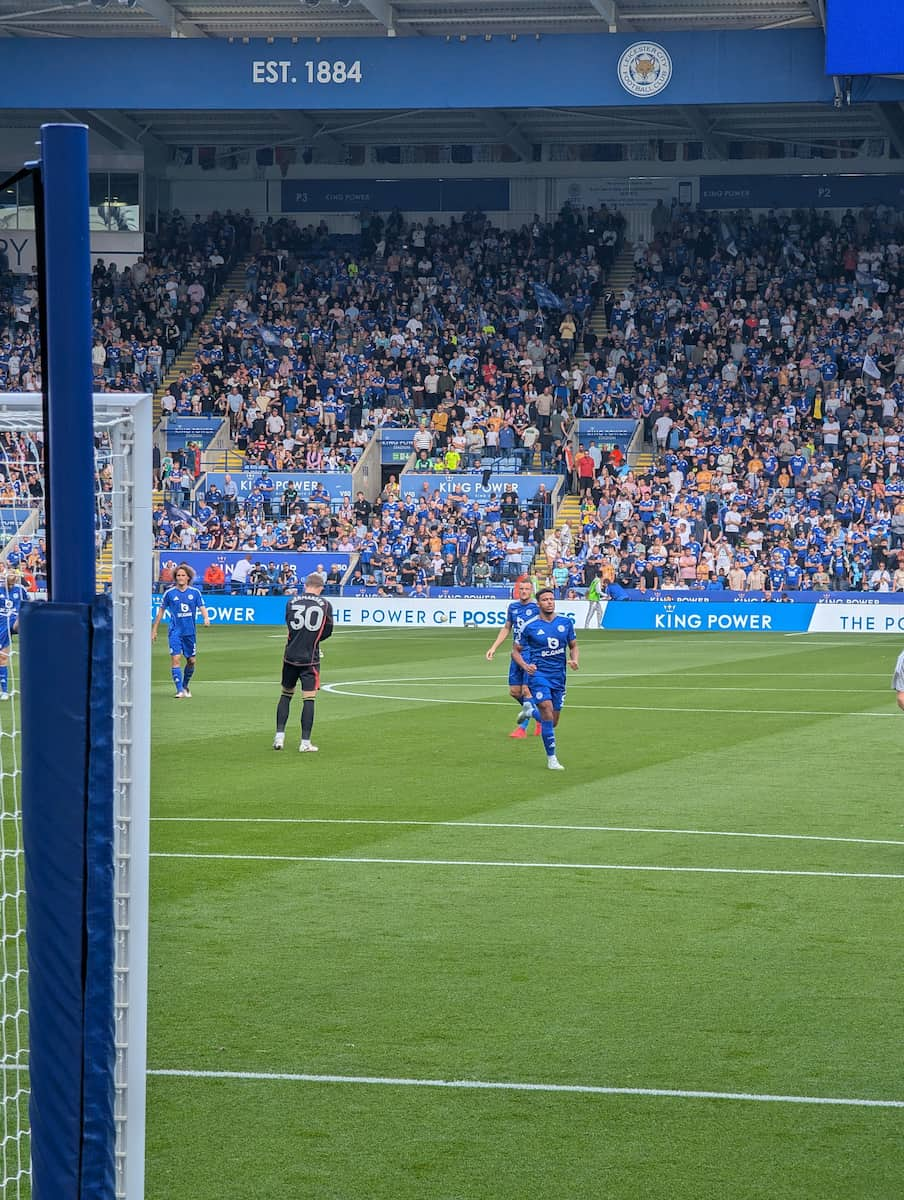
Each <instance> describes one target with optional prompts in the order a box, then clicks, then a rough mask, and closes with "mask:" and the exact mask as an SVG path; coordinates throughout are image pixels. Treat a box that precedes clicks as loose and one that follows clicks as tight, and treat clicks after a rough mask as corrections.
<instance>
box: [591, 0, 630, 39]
mask: <svg viewBox="0 0 904 1200" xmlns="http://www.w3.org/2000/svg"><path fill="white" fill-rule="evenodd" d="M590 6H591V8H595V9H596V11H597V12H598V13H599V15H600V16H601V17H602V18H603V20H604V21H605V22H606V24H607V25H608V26H609V32H610V33H617V32H618V28H619V12H618V5H617V4H616V3H615V0H590ZM622 28H624V26H622Z"/></svg>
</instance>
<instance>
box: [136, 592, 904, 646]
mask: <svg viewBox="0 0 904 1200" xmlns="http://www.w3.org/2000/svg"><path fill="white" fill-rule="evenodd" d="M330 603H331V604H332V606H333V614H334V618H335V621H336V625H337V626H339V627H342V626H348V627H352V626H354V627H364V628H370V629H393V628H397V629H484V628H485V629H487V630H491V631H494V632H495V631H498V630H499V629H500V628H501V627H502V626H503V625H504V624H505V617H506V610H507V607H508V605H507V602H506V601H504V600H497V599H486V600H484V599H479V600H473V599H469V598H458V599H454V600H453V599H450V600H414V599H388V598H384V597H381V596H373V597H362V596H356V597H346V596H336V597H331V598H330ZM158 604H159V596H158V597H154V601H153V608H154V612H155V614H156V611H157V607H158ZM207 604H208V610H209V614H210V619H211V621H212V622H213V623H215V624H217V625H258V626H267V625H270V626H272V625H282V624H283V623H284V621H285V613H286V601H285V599H284V598H282V597H279V596H208V597H207ZM590 610H591V606H590V604H589V603H588V601H586V600H561V601H559V603H558V605H557V611H558V613H559V614H561V615H564V616H569V617H572V618H573V620H574V622H575V626H576V629H577V633H578V637H579V638H581V637H583V636H591V637H592V636H594V635H595V634H596V633H598V632H599V630H600V629H602V630H603V631H606V630H639V631H646V632H650V633H669V632H672V633H679V632H681V633H749V634H754V635H757V634H759V635H762V634H787V633H838V634H867V633H868V634H881V633H884V634H904V603H901V604H870V603H868V602H867V603H863V604H794V603H788V604H785V603H779V602H771V603H762V604H757V603H751V604H713V603H707V602H706V601H687V602H684V603H680V604H672V603H663V604H658V603H657V604H637V603H632V602H631V601H621V600H609V601H604V602H603V603H602V604H601V605H600V612H599V614H597V612H596V611H594V612H593V613H592V614H591V612H590ZM588 620H589V625H590V627H589V628H585V626H586V625H587V624H588Z"/></svg>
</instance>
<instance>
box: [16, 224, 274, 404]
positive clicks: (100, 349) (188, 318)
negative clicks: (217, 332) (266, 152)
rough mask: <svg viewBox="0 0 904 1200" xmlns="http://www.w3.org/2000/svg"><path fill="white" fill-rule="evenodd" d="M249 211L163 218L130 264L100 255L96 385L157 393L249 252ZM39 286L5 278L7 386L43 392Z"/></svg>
mask: <svg viewBox="0 0 904 1200" xmlns="http://www.w3.org/2000/svg"><path fill="white" fill-rule="evenodd" d="M252 224H253V223H252V220H251V217H250V216H249V215H247V214H245V215H236V214H233V213H229V214H226V215H220V214H216V213H215V214H213V215H212V216H210V217H207V218H206V219H204V220H202V219H201V218H200V217H199V216H196V217H195V218H194V220H189V219H188V218H186V217H185V216H184V215H183V214H182V213H180V212H178V211H175V212H173V213H170V214H167V215H164V216H161V217H160V219H159V222H158V226H157V229H156V230H155V231H153V232H150V231H149V232H148V233H146V235H145V252H144V254H143V255H141V256H140V257H139V258H138V260H137V261H136V262H135V263H133V264H132V265H131V266H126V267H123V268H122V269H120V268H119V267H118V266H117V264H116V262H115V261H110V262H107V261H105V260H104V259H103V258H98V259H97V260H96V261H95V264H94V267H93V269H92V274H91V295H92V310H93V345H92V352H91V356H92V363H93V369H94V377H95V389H96V390H97V391H101V392H102V391H114V392H142V391H153V390H154V389H155V388H156V387H157V386H158V385H159V383H160V382H161V381H162V379H163V375H164V372H165V371H166V368H167V367H168V366H169V365H170V364H171V363H172V362H173V360H174V359H175V357H176V355H177V354H178V352H179V351H180V350H181V348H182V346H183V345H184V344H185V342H186V340H187V339H188V338H189V337H190V336H191V334H192V332H193V330H194V329H195V327H196V326H197V324H198V321H199V319H200V317H201V314H202V313H203V312H204V310H205V309H206V307H207V305H208V304H209V303H210V300H211V298H212V297H213V296H214V295H215V294H216V293H217V292H218V291H219V290H220V288H221V287H222V285H223V282H224V279H225V275H226V272H227V271H228V269H229V267H230V265H231V263H232V262H233V261H234V259H235V257H236V256H237V255H244V254H245V253H247V248H248V245H249V241H250V236H251V230H252ZM37 318H38V291H37V284H36V281H35V279H34V278H33V277H32V276H27V275H12V274H7V275H5V276H3V277H2V279H0V391H40V388H41V373H40V372H41V367H40V343H39V332H38V320H37Z"/></svg>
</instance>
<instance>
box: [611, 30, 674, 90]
mask: <svg viewBox="0 0 904 1200" xmlns="http://www.w3.org/2000/svg"><path fill="white" fill-rule="evenodd" d="M671 78H672V60H671V58H670V57H669V53H668V51H667V50H666V49H665V47H664V46H660V45H659V43H658V42H634V44H633V45H631V46H629V47H628V49H627V50H626V51H625V52H624V54H623V55H622V56H621V58H620V59H619V60H618V81H619V83H620V84H621V85H622V87H623V88H624V89H625V91H626V92H630V93H631V95H632V96H657V95H658V94H659V93H660V92H661V91H662V90H663V89H664V88H665V87H667V86H668V83H669V80H670V79H671Z"/></svg>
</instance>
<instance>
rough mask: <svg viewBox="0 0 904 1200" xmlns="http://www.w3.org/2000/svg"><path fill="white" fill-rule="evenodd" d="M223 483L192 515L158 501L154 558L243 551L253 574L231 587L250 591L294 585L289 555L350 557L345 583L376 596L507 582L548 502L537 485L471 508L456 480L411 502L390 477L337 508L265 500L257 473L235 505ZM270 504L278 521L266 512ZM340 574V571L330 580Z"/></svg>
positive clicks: (267, 493)
mask: <svg viewBox="0 0 904 1200" xmlns="http://www.w3.org/2000/svg"><path fill="white" fill-rule="evenodd" d="M230 484H234V481H233V480H232V479H231V477H228V476H227V480H226V485H225V486H224V487H223V488H221V487H220V486H219V485H218V484H214V485H212V486H210V487H208V488H207V490H206V492H205V494H204V496H203V498H202V499H201V501H200V502H199V504H198V507H197V510H196V512H195V513H194V514H193V517H192V519H188V514H185V516H184V517H182V516H180V513H179V511H178V510H175V509H174V508H173V506H170V507H169V508H167V506H166V505H159V506H158V507H157V508H156V509H155V511H154V530H155V543H156V547H157V549H158V550H159V551H160V552H161V562H168V561H169V558H170V556H169V555H167V553H166V552H167V551H174V552H177V553H181V552H185V551H191V550H212V551H225V552H229V551H232V552H235V551H240V552H245V554H246V558H247V561H248V563H249V569H250V570H251V571H253V572H255V574H254V577H253V578H251V577H248V576H245V575H244V573H240V583H241V585H242V589H243V590H247V591H251V592H254V591H259V594H265V593H275V592H282V591H288V590H291V589H292V588H294V587H295V586H296V583H297V581H296V579H295V575H294V570H293V568H292V566H291V560H288V559H285V558H284V557H283V555H284V554H286V553H295V552H314V553H323V554H324V555H326V556H328V555H329V554H330V553H331V552H335V553H337V554H341V555H342V556H343V558H342V560H341V562H342V563H343V564H347V563H348V561H349V558H348V556H351V555H353V554H357V555H358V558H357V561H356V565H355V567H354V569H353V571H352V572H351V575H350V577H349V578H348V579H347V580H346V583H347V584H348V585H350V586H353V587H357V588H363V589H367V590H369V591H371V592H373V593H374V594H380V595H408V594H414V595H418V594H421V593H424V594H426V589H427V588H433V587H441V588H447V587H486V586H490V585H492V584H495V583H504V582H508V581H510V580H512V579H514V578H516V577H517V576H518V575H520V574H522V573H523V572H524V571H525V570H526V569H527V568H528V567H529V566H530V564H531V562H532V561H533V558H534V555H535V553H536V550H537V547H538V546H539V545H540V543H541V541H542V538H543V535H544V529H545V525H546V522H548V521H549V520H550V518H551V497H550V495H549V493H548V490H547V489H546V488H545V486H543V485H542V484H541V485H539V486H538V487H537V488H536V489H533V493H532V495H531V496H530V498H529V499H525V500H521V499H519V496H518V494H517V493H516V492H515V491H514V490H512V489H507V490H504V491H503V492H502V493H501V495H498V496H495V497H494V498H493V499H491V500H490V501H489V502H488V503H486V504H481V503H479V502H478V501H476V500H475V499H473V498H472V497H471V496H469V495H468V494H466V493H465V492H464V491H463V490H462V487H461V485H460V484H454V485H453V486H452V488H451V491H449V492H442V491H441V490H440V489H439V488H430V487H429V486H427V487H425V488H424V489H423V491H422V493H421V494H420V495H419V496H416V495H414V494H413V493H411V492H408V493H406V494H402V492H401V490H400V487H399V484H398V482H397V481H396V480H395V479H394V478H392V479H390V481H389V483H387V485H386V487H385V488H384V489H383V492H382V494H381V495H380V497H379V498H378V499H377V501H376V502H375V503H374V504H371V503H370V501H368V500H367V499H366V498H365V496H364V493H363V492H358V494H357V496H356V497H355V498H354V499H352V498H351V497H350V496H346V497H345V498H344V499H343V500H342V501H341V502H340V503H339V504H338V505H337V504H333V503H331V501H330V497H329V495H328V494H327V493H326V491H325V490H324V489H322V488H315V489H314V490H313V491H312V492H310V493H307V494H305V495H304V496H302V495H300V494H298V492H297V491H296V489H294V488H291V490H290V491H289V494H288V495H287V494H286V492H283V493H282V495H281V496H280V497H279V499H278V500H276V501H274V499H273V498H272V480H271V479H270V478H269V472H267V471H263V472H262V473H261V475H260V476H258V477H256V478H255V479H254V481H253V484H252V487H251V489H250V491H249V492H248V494H247V495H246V496H244V497H243V498H241V499H240V498H239V496H238V493H237V491H234V490H229V491H227V489H228V488H229V485H230ZM287 490H289V489H287ZM274 503H275V506H276V508H277V510H278V512H279V513H280V514H281V515H279V516H275V515H273V507H274ZM324 569H325V573H326V575H327V577H328V583H329V584H333V583H336V582H338V579H337V578H336V575H337V564H336V563H335V562H333V561H331V560H330V559H329V558H328V557H326V558H325V563H324ZM344 570H345V566H344V565H343V568H342V570H340V571H338V578H342V574H343V572H344ZM232 578H233V579H234V576H233V577H232ZM218 582H221V583H225V582H226V580H225V579H224V580H223V581H218Z"/></svg>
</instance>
